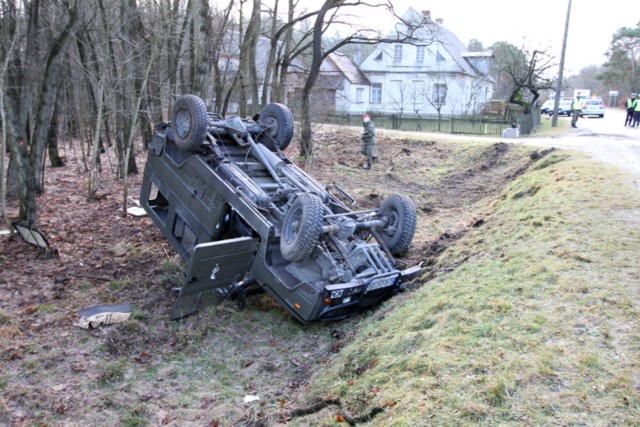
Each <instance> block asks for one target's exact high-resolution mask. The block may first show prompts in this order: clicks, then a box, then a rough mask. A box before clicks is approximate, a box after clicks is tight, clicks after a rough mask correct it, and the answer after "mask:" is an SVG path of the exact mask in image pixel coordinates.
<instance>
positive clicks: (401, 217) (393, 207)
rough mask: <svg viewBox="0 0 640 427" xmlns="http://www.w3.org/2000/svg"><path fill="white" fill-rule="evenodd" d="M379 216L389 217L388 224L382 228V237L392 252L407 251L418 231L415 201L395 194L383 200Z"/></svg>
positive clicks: (398, 253)
mask: <svg viewBox="0 0 640 427" xmlns="http://www.w3.org/2000/svg"><path fill="white" fill-rule="evenodd" d="M378 216H380V217H382V218H386V219H387V225H386V226H385V228H384V229H382V230H381V233H380V238H381V239H382V243H384V244H385V245H386V246H387V247H388V248H389V250H390V251H391V253H392V254H394V255H400V254H402V253H403V252H405V251H406V250H407V249H408V248H409V245H410V244H411V240H413V235H414V233H415V232H416V206H415V205H414V204H413V201H412V200H411V199H410V198H409V197H407V196H402V195H399V194H393V195H391V196H389V197H387V198H386V199H385V201H384V202H382V206H380V209H379V210H378Z"/></svg>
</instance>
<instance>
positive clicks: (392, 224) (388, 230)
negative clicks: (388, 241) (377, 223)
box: [384, 210, 400, 237]
mask: <svg viewBox="0 0 640 427" xmlns="http://www.w3.org/2000/svg"><path fill="white" fill-rule="evenodd" d="M386 217H387V219H388V221H389V222H388V225H387V226H386V227H385V228H384V232H385V234H386V235H387V236H390V237H391V236H395V234H396V232H397V231H398V223H399V222H400V219H399V216H398V212H396V211H395V210H391V211H389V212H388V213H387V215H386Z"/></svg>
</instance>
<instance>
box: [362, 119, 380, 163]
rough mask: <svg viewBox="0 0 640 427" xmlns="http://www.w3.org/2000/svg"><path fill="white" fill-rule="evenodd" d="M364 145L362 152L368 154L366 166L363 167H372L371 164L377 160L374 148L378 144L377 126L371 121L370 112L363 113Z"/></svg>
mask: <svg viewBox="0 0 640 427" xmlns="http://www.w3.org/2000/svg"><path fill="white" fill-rule="evenodd" d="M362 127H363V128H364V131H363V132H362V147H361V148H360V154H363V155H365V156H367V164H366V166H362V169H367V170H368V169H371V165H372V164H373V161H374V160H375V156H374V155H373V149H374V148H375V146H376V126H375V125H374V124H373V122H372V121H371V118H370V117H369V115H368V114H363V115H362Z"/></svg>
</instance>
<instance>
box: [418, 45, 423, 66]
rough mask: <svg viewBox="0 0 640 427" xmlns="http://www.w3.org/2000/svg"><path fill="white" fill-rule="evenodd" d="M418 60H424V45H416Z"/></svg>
mask: <svg viewBox="0 0 640 427" xmlns="http://www.w3.org/2000/svg"><path fill="white" fill-rule="evenodd" d="M416 62H424V46H416Z"/></svg>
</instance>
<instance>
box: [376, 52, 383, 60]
mask: <svg viewBox="0 0 640 427" xmlns="http://www.w3.org/2000/svg"><path fill="white" fill-rule="evenodd" d="M375 61H382V52H380V53H379V54H378V56H376V58H375Z"/></svg>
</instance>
